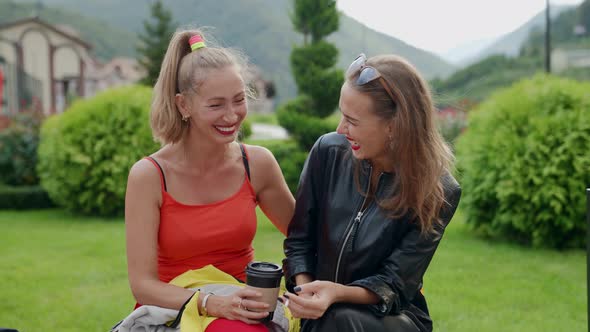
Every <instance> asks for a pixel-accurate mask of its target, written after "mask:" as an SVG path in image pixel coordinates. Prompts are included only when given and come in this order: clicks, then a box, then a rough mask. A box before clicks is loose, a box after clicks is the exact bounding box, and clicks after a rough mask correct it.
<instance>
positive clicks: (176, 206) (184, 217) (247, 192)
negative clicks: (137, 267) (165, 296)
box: [146, 145, 257, 282]
mask: <svg viewBox="0 0 590 332" xmlns="http://www.w3.org/2000/svg"><path fill="white" fill-rule="evenodd" d="M241 149H242V156H243V160H244V166H245V168H246V176H245V179H244V183H243V184H242V186H241V187H240V189H239V190H238V191H237V192H236V193H234V194H233V195H231V196H230V197H228V198H226V199H223V200H221V201H218V202H215V203H211V204H204V205H186V204H182V203H180V202H178V201H176V200H175V199H174V197H172V196H171V195H170V194H169V193H168V191H167V188H166V178H165V176H164V172H163V170H162V168H161V167H160V165H159V164H158V163H157V161H156V160H155V159H153V158H151V157H147V158H146V159H148V160H150V161H151V162H152V163H153V164H154V165H155V166H156V167H157V168H158V170H159V172H160V180H161V183H162V206H161V207H160V226H159V230H158V276H159V278H160V280H161V281H163V282H169V281H170V280H172V279H174V278H175V277H177V276H179V275H180V274H182V273H184V272H186V271H188V270H195V269H199V268H202V267H204V266H206V265H209V264H211V265H213V266H215V267H216V268H218V269H219V270H221V271H224V272H225V273H227V274H230V275H232V276H234V277H235V278H237V279H240V280H245V272H244V269H245V268H246V265H247V264H248V263H249V262H250V261H252V260H253V259H254V249H253V248H252V241H253V239H254V235H255V234H256V205H257V201H256V194H255V193H254V189H253V188H252V185H251V184H250V180H249V177H250V172H249V167H248V155H247V152H246V150H245V148H244V146H243V145H241Z"/></svg>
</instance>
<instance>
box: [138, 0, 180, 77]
mask: <svg viewBox="0 0 590 332" xmlns="http://www.w3.org/2000/svg"><path fill="white" fill-rule="evenodd" d="M150 11H151V18H150V19H148V20H145V21H143V28H144V31H143V33H142V34H140V35H139V39H140V41H141V45H139V46H138V47H137V52H138V53H139V55H140V58H139V63H140V64H141V66H142V67H143V68H144V69H145V70H146V73H147V76H146V77H145V78H144V79H143V80H142V83H143V84H146V85H150V86H151V85H154V84H155V83H156V80H157V79H158V75H159V73H160V66H161V65H162V60H163V59H164V55H165V54H166V49H167V48H168V43H169V42H170V38H171V37H172V35H173V34H174V31H175V28H174V26H175V24H174V23H173V21H172V13H171V12H170V11H169V10H167V9H166V8H164V6H163V5H162V2H161V1H160V0H157V1H154V3H153V4H152V6H151V7H150Z"/></svg>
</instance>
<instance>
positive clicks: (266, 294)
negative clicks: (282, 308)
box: [246, 262, 283, 322]
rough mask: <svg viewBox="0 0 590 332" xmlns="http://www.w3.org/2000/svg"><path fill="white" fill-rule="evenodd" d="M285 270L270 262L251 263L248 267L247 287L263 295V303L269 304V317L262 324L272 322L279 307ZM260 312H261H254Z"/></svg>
mask: <svg viewBox="0 0 590 332" xmlns="http://www.w3.org/2000/svg"><path fill="white" fill-rule="evenodd" d="M282 277H283V269H282V268H281V266H279V265H277V264H274V263H268V262H250V263H249V264H248V266H247V267H246V285H248V287H249V288H252V289H254V290H256V291H258V292H260V293H261V294H262V298H261V299H260V300H259V301H261V302H264V303H267V304H268V306H269V308H268V316H266V317H265V318H263V319H261V321H262V322H268V321H271V320H272V318H273V315H274V311H275V309H276V307H277V298H278V296H279V287H280V285H281V278H282ZM252 311H260V310H252Z"/></svg>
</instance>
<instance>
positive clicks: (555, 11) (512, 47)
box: [460, 5, 575, 67]
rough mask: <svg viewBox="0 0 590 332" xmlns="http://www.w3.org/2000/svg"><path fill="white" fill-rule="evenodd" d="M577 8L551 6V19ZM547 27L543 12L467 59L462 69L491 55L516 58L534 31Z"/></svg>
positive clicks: (571, 6) (462, 64) (462, 63)
mask: <svg viewBox="0 0 590 332" xmlns="http://www.w3.org/2000/svg"><path fill="white" fill-rule="evenodd" d="M572 8H575V6H573V5H552V6H551V18H552V19H554V18H556V17H557V16H559V15H560V14H561V13H562V12H564V11H566V10H568V9H572ZM544 26H545V11H541V12H540V13H538V14H537V15H535V16H534V17H533V18H531V19H530V20H528V21H527V22H526V23H525V24H523V25H521V26H520V27H519V28H517V29H516V30H514V31H512V32H510V33H508V34H506V35H504V36H502V37H500V38H499V39H498V40H497V41H495V42H494V43H492V44H491V45H490V46H488V47H486V48H485V49H484V50H483V51H481V52H479V53H478V54H477V55H475V56H473V57H470V58H467V59H465V60H464V61H463V62H461V63H460V65H461V66H462V67H465V66H468V65H470V64H473V63H476V62H478V61H480V60H482V59H485V58H487V57H488V56H490V55H496V54H501V55H506V56H510V57H514V56H517V55H518V52H519V51H520V48H521V47H522V45H523V44H524V42H525V41H526V40H527V39H528V37H529V35H530V33H531V32H532V31H533V30H534V29H539V28H544Z"/></svg>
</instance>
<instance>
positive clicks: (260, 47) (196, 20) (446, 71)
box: [0, 0, 455, 99]
mask: <svg viewBox="0 0 590 332" xmlns="http://www.w3.org/2000/svg"><path fill="white" fill-rule="evenodd" d="M0 1H2V0H0ZM15 1H17V2H19V3H22V2H25V1H24V0H15ZM42 3H43V4H45V5H48V6H55V7H60V8H66V9H67V10H69V11H77V12H79V13H81V14H83V15H86V16H91V17H94V18H97V19H100V20H102V21H104V22H106V23H107V24H106V27H116V28H119V29H126V30H127V31H131V32H135V33H137V32H139V31H141V30H142V21H143V20H145V19H147V18H148V17H149V5H150V3H151V2H150V1H146V0H126V1H119V0H102V1H79V0H42ZM164 4H165V5H166V6H167V7H168V8H169V9H170V10H171V11H172V14H173V18H174V20H175V21H176V22H177V23H178V24H180V25H186V24H191V25H193V26H212V27H215V29H213V30H211V32H212V33H213V35H214V36H215V37H217V38H218V39H219V40H220V41H222V42H223V44H225V45H230V46H235V47H238V48H241V49H243V50H244V51H245V53H246V54H247V55H248V56H250V58H251V61H252V62H253V63H254V64H256V65H257V66H259V67H260V68H262V70H263V73H264V76H265V77H266V78H267V79H271V80H273V81H274V82H275V84H276V85H277V90H278V91H277V92H278V96H279V98H280V99H284V98H290V97H292V96H294V95H295V93H296V88H295V84H294V82H293V79H292V77H291V71H290V67H289V55H290V52H291V47H292V46H293V45H294V44H300V43H301V42H302V37H301V35H299V34H297V33H296V32H294V31H293V27H292V24H291V21H290V19H289V12H290V6H291V5H290V4H291V1H290V0H199V1H193V0H174V1H164ZM341 18H342V19H341V24H340V30H339V31H338V32H336V33H334V34H333V35H332V36H330V38H329V39H330V40H331V41H332V42H334V43H335V45H336V46H337V47H338V48H339V49H340V61H339V66H340V67H342V68H346V66H347V65H348V64H349V63H350V61H352V59H354V57H356V56H357V55H358V53H360V52H361V51H364V52H366V53H367V54H368V55H374V54H379V53H397V54H399V55H401V56H404V57H406V58H408V59H409V60H410V61H411V62H412V63H413V64H414V65H415V66H416V67H417V68H418V69H419V70H420V71H421V72H422V73H423V74H424V75H425V76H426V77H427V78H433V77H447V76H448V75H450V74H451V73H452V72H453V71H454V69H455V68H454V66H453V65H451V64H450V63H448V62H446V61H445V60H443V59H442V58H441V57H439V56H437V55H434V54H432V53H429V52H426V51H424V50H421V49H418V48H415V47H413V46H411V45H408V44H406V43H404V42H402V41H400V40H398V39H396V38H393V37H390V36H387V35H384V34H382V33H378V32H376V31H374V30H371V29H368V28H366V27H365V26H364V25H362V24H360V23H359V22H357V21H355V20H353V19H351V18H349V17H347V16H345V15H342V17H341ZM72 25H73V24H72ZM136 42H137V41H136V39H135V38H133V37H130V39H129V40H127V43H128V46H133V45H135V44H136Z"/></svg>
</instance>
